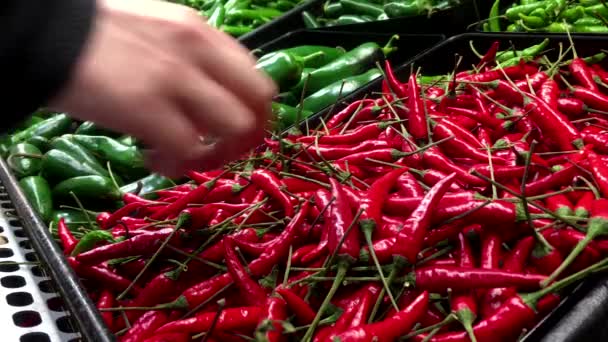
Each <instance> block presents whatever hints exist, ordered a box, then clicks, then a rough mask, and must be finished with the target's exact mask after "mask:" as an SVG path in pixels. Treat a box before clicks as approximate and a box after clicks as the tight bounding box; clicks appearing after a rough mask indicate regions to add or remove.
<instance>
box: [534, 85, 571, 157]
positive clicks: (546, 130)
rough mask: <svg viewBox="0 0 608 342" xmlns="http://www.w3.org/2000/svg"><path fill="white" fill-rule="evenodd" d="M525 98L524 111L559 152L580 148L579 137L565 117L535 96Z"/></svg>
mask: <svg viewBox="0 0 608 342" xmlns="http://www.w3.org/2000/svg"><path fill="white" fill-rule="evenodd" d="M527 96H528V97H526V99H525V102H526V104H525V109H526V110H527V111H529V116H530V118H531V119H532V121H534V123H535V124H536V125H537V126H538V127H539V128H540V130H541V132H542V133H543V135H545V136H547V137H548V138H550V139H551V140H553V141H554V142H555V143H556V144H557V147H558V148H559V150H560V151H571V150H572V149H573V148H581V147H582V144H583V141H582V138H581V135H580V133H579V131H578V130H577V129H576V127H574V125H572V124H571V123H570V121H568V118H567V117H565V116H564V115H563V114H562V113H560V112H558V111H557V110H555V109H553V108H551V107H550V106H549V105H548V104H547V103H546V102H544V101H542V100H541V99H539V98H537V97H536V96H533V95H527Z"/></svg>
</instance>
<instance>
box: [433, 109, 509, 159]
mask: <svg viewBox="0 0 608 342" xmlns="http://www.w3.org/2000/svg"><path fill="white" fill-rule="evenodd" d="M444 121H445V120H442V121H441V122H440V123H439V124H437V125H436V126H435V129H434V130H433V135H434V136H436V137H437V139H447V138H451V139H449V140H446V141H445V142H444V143H443V144H442V145H441V147H442V149H444V150H445V151H446V152H447V153H449V154H450V155H451V156H452V157H461V158H471V159H474V160H477V161H481V162H487V161H488V154H487V153H485V152H484V151H482V150H481V144H480V143H479V141H476V144H477V146H475V145H473V144H470V143H469V142H468V141H465V140H464V139H462V138H461V137H460V136H459V135H458V133H457V132H455V131H453V130H451V129H450V128H448V126H447V125H445V124H444ZM492 162H494V163H496V164H499V165H500V164H505V161H504V160H502V159H499V158H495V157H493V158H492Z"/></svg>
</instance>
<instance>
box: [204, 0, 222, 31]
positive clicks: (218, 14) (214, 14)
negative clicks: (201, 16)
mask: <svg viewBox="0 0 608 342" xmlns="http://www.w3.org/2000/svg"><path fill="white" fill-rule="evenodd" d="M225 16H226V8H225V7H224V4H222V2H221V1H218V2H217V4H216V5H215V7H213V8H212V10H211V15H210V16H209V19H207V24H209V25H210V26H211V27H215V28H219V27H220V26H222V25H223V24H224V18H225Z"/></svg>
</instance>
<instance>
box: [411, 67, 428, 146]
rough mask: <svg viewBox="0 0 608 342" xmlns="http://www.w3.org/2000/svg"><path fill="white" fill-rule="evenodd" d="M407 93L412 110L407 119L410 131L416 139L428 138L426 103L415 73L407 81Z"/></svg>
mask: <svg viewBox="0 0 608 342" xmlns="http://www.w3.org/2000/svg"><path fill="white" fill-rule="evenodd" d="M407 95H408V97H407V107H408V109H409V110H410V111H409V115H408V121H407V128H408V132H409V133H410V134H411V135H412V136H413V137H414V138H415V139H419V140H422V139H427V138H428V134H429V131H428V128H427V119H426V114H425V112H424V104H423V103H422V100H421V99H420V89H419V88H418V84H417V82H416V74H415V73H412V74H411V75H410V78H409V81H408V83H407Z"/></svg>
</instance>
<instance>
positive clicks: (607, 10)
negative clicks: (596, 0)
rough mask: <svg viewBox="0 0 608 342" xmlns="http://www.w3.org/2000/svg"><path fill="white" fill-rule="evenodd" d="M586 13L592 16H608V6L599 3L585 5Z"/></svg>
mask: <svg viewBox="0 0 608 342" xmlns="http://www.w3.org/2000/svg"><path fill="white" fill-rule="evenodd" d="M585 14H587V15H590V16H595V15H600V16H602V17H604V18H608V6H606V5H604V4H597V5H593V6H589V7H585Z"/></svg>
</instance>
